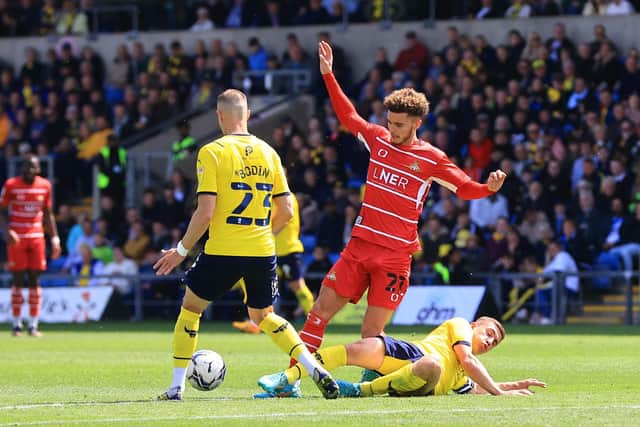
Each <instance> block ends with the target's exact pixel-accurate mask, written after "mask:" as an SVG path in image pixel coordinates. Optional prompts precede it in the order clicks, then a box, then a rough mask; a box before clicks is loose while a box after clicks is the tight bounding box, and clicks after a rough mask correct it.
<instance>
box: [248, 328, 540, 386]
mask: <svg viewBox="0 0 640 427" xmlns="http://www.w3.org/2000/svg"><path fill="white" fill-rule="evenodd" d="M504 337H505V331H504V328H503V327H502V325H501V324H500V322H498V321H497V320H496V319H493V318H491V317H480V318H479V319H478V320H476V321H475V322H471V323H469V322H468V321H466V320H465V319H462V318H453V319H450V320H447V321H446V322H444V323H442V324H441V325H440V326H438V327H437V328H436V329H435V330H433V331H432V332H431V333H430V334H429V335H427V336H426V337H425V338H423V339H422V340H419V341H413V342H408V341H402V340H398V339H395V338H392V337H389V336H378V337H370V338H363V339H361V340H359V341H356V342H354V343H352V344H347V345H337V346H333V347H327V348H323V349H320V350H319V351H318V352H317V353H316V358H317V359H318V360H319V361H320V363H321V364H322V365H323V367H324V368H325V369H327V370H332V369H334V368H337V367H340V366H346V365H348V366H359V367H362V368H365V369H367V370H370V371H369V372H368V374H369V375H366V374H365V377H367V376H368V377H369V378H363V379H369V380H368V381H363V382H359V383H350V382H346V381H338V384H339V385H340V396H341V397H367V396H373V395H377V394H387V393H388V394H389V395H393V396H428V395H443V394H448V393H449V392H450V391H454V392H455V393H458V394H465V393H472V394H493V395H518V396H528V395H531V394H533V392H532V391H531V390H529V387H531V386H537V387H546V384H545V383H544V382H542V381H538V380H536V379H526V380H520V381H514V382H504V383H497V382H495V381H494V380H493V379H492V378H491V375H489V372H488V371H487V370H486V368H485V367H484V366H483V365H482V363H481V362H480V360H479V359H478V358H477V357H476V356H477V355H480V354H483V353H486V352H488V351H489V350H491V349H493V348H494V347H495V346H497V345H498V344H500V343H501V342H502V340H503V339H504ZM373 371H375V372H373ZM365 373H367V371H365ZM305 375H306V371H305V370H304V369H302V368H301V367H300V366H299V364H298V365H295V366H293V367H291V368H289V369H287V370H286V371H283V372H279V373H276V374H271V375H265V376H263V377H262V378H260V379H259V380H258V385H259V386H260V387H262V388H263V389H264V390H265V392H266V393H262V394H259V395H256V397H268V396H283V395H285V394H289V396H291V395H292V394H293V395H294V396H296V397H297V396H299V389H297V388H296V387H295V386H293V385H294V384H295V383H296V381H297V380H298V379H300V378H301V377H303V376H305ZM376 375H377V376H378V377H377V378H375V377H376ZM289 396H288V397H289Z"/></svg>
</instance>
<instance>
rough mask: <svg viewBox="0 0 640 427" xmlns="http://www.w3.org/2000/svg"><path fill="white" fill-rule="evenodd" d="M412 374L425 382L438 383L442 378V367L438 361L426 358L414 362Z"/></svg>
mask: <svg viewBox="0 0 640 427" xmlns="http://www.w3.org/2000/svg"><path fill="white" fill-rule="evenodd" d="M412 372H413V374H414V375H416V376H418V377H420V378H422V379H423V380H425V381H437V379H438V378H440V373H441V372H442V366H441V365H440V362H439V361H437V360H436V359H434V358H432V357H429V356H424V357H422V358H421V359H419V360H417V361H416V362H414V364H413V368H412Z"/></svg>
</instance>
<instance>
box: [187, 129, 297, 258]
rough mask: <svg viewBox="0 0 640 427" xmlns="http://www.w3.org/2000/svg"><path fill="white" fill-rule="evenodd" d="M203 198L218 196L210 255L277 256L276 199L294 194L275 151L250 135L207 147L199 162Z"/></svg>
mask: <svg viewBox="0 0 640 427" xmlns="http://www.w3.org/2000/svg"><path fill="white" fill-rule="evenodd" d="M196 172H197V176H198V189H197V192H198V194H200V193H205V194H207V193H208V194H216V195H217V197H216V207H215V210H214V213H213V217H212V219H211V224H210V225H209V239H208V240H207V242H206V244H205V247H204V253H205V254H208V255H229V256H245V257H249V256H254V257H267V256H273V255H275V252H276V251H275V239H274V237H273V233H272V232H271V199H272V198H273V197H280V196H285V195H288V194H289V186H288V185H287V180H286V177H285V174H284V170H283V168H282V163H281V162H280V157H279V156H278V154H277V153H276V151H275V150H274V149H273V148H271V146H269V144H267V143H266V142H264V141H262V140H261V139H259V138H257V137H255V136H253V135H249V134H230V135H225V136H223V137H222V138H219V139H216V140H215V141H213V142H210V143H208V144H207V145H205V146H203V147H202V148H201V149H200V151H199V152H198V161H197V171H196Z"/></svg>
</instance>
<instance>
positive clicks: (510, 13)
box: [504, 0, 532, 18]
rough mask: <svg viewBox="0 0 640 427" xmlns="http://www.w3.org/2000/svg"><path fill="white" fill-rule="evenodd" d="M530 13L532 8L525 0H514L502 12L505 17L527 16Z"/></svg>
mask: <svg viewBox="0 0 640 427" xmlns="http://www.w3.org/2000/svg"><path fill="white" fill-rule="evenodd" d="M531 15H532V9H531V6H529V5H528V4H527V0H514V1H513V4H512V5H511V6H509V8H508V9H507V11H506V12H505V14H504V16H505V18H528V17H529V16H531Z"/></svg>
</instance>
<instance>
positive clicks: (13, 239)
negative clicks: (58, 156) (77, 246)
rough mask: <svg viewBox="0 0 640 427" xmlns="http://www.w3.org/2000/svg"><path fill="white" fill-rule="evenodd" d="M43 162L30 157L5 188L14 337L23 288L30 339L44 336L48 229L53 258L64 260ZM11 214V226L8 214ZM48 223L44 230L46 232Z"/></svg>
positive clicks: (1, 213) (2, 219) (0, 220)
mask: <svg viewBox="0 0 640 427" xmlns="http://www.w3.org/2000/svg"><path fill="white" fill-rule="evenodd" d="M39 173H40V162H39V161H38V158H37V157H36V156H33V155H27V156H26V157H25V159H24V161H23V163H22V170H21V174H20V176H16V177H15V178H10V179H8V180H7V181H6V182H5V183H4V185H3V187H2V195H1V196H0V197H1V200H0V228H1V229H2V232H3V234H4V238H5V240H6V242H7V259H8V270H9V271H11V273H12V274H13V286H12V287H11V309H12V312H13V332H12V334H13V336H16V337H17V336H20V335H22V319H21V318H20V311H21V309H22V304H23V302H24V301H23V299H24V298H23V296H22V288H23V287H24V286H25V285H26V286H27V287H28V288H29V335H31V336H34V337H39V336H40V331H38V317H39V316H40V305H41V303H42V289H41V288H40V281H39V278H40V273H41V272H43V271H44V270H46V269H47V258H46V255H45V240H44V229H46V230H47V232H48V234H49V235H50V236H51V258H53V259H56V258H58V257H59V256H60V237H58V230H57V228H56V222H55V220H54V218H53V214H52V212H51V183H50V182H49V181H48V180H47V179H45V178H42V177H41V176H39V175H38V174H39ZM7 210H8V211H9V223H8V224H7V220H6V216H5V215H6V212H7ZM43 223H44V229H43ZM25 280H26V282H25Z"/></svg>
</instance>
